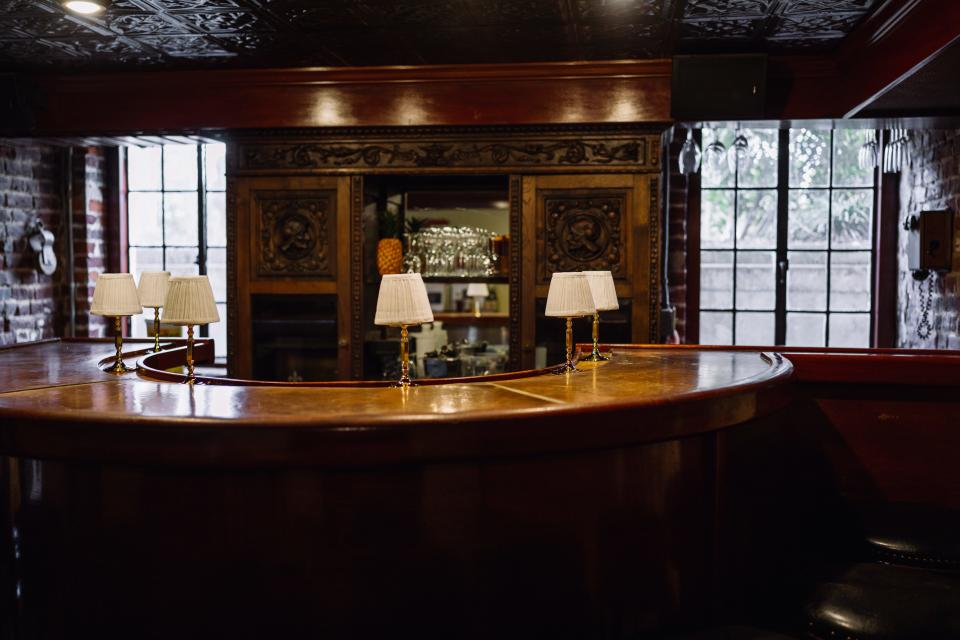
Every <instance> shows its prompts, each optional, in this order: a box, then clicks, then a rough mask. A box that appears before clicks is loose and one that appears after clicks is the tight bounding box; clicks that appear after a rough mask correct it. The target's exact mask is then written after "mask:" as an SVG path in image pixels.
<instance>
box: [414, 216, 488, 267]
mask: <svg viewBox="0 0 960 640" xmlns="http://www.w3.org/2000/svg"><path fill="white" fill-rule="evenodd" d="M495 237H496V234H494V233H491V232H490V231H488V230H486V229H479V228H476V227H427V228H426V229H422V230H420V231H417V232H415V233H408V234H406V238H407V255H406V256H405V257H404V265H403V266H404V270H405V271H407V273H415V272H419V273H420V274H422V275H423V276H424V277H444V278H486V277H490V276H493V275H495V274H496V272H497V267H498V265H497V259H498V256H497V254H496V252H495V250H496V247H495V245H494V243H493V242H492V240H493V239H494V238H495Z"/></svg>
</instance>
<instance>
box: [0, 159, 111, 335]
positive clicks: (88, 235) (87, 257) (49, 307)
mask: <svg viewBox="0 0 960 640" xmlns="http://www.w3.org/2000/svg"><path fill="white" fill-rule="evenodd" d="M66 153H67V150H66V149H63V148H57V147H52V146H44V145H19V144H17V145H14V144H9V143H3V142H0V250H2V251H0V346H2V345H8V344H13V343H18V342H29V341H32V340H39V339H42V338H51V337H54V336H63V335H66V333H67V331H66V326H67V322H68V318H69V299H70V298H69V287H68V284H67V283H68V282H69V278H68V270H69V269H70V268H71V265H69V264H68V252H67V233H66V229H65V228H64V225H63V219H64V211H63V205H64V203H63V192H64V180H65V179H66V176H64V175H63V169H62V167H63V164H62V160H63V157H64V155H65V154H66ZM72 153H73V175H72V176H71V179H72V188H73V210H74V215H73V233H74V264H73V266H72V268H73V272H74V275H75V278H76V283H77V286H76V291H77V294H76V298H77V310H76V319H77V333H76V335H78V336H102V335H105V334H104V329H105V328H106V326H107V325H106V322H105V321H104V320H103V319H102V318H99V317H96V316H93V317H90V316H89V309H90V302H91V301H92V299H93V289H94V285H95V283H96V277H97V275H99V274H100V273H102V272H103V271H104V270H105V267H106V263H107V255H106V244H105V242H104V217H105V207H104V194H105V193H106V192H107V191H108V185H107V182H106V180H105V175H106V173H105V171H104V168H105V164H106V156H105V153H104V150H103V149H99V148H88V149H74V150H73V152H72ZM37 218H39V219H40V220H42V221H43V224H44V226H45V227H46V228H47V229H49V230H50V231H52V232H53V234H54V236H55V238H56V243H55V247H56V253H57V261H58V264H57V270H56V272H55V273H54V274H53V275H52V276H47V275H43V274H42V273H40V271H39V270H38V269H37V267H36V255H35V254H34V252H33V251H32V250H31V249H30V247H29V236H30V232H31V229H32V227H33V224H34V221H35V220H36V219H37ZM88 318H89V320H88Z"/></svg>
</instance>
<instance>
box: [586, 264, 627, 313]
mask: <svg viewBox="0 0 960 640" xmlns="http://www.w3.org/2000/svg"><path fill="white" fill-rule="evenodd" d="M584 274H586V276H587V282H588V283H589V284H590V294H591V295H592V296H593V304H595V305H596V307H597V311H610V310H611V309H619V308H620V301H619V300H617V287H616V286H615V285H614V284H613V274H612V273H610V272H609V271H584Z"/></svg>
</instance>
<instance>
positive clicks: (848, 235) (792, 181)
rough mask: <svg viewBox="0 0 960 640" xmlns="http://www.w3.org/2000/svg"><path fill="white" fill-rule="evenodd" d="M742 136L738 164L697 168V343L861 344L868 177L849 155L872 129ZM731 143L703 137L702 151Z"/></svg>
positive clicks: (870, 215)
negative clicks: (744, 151)
mask: <svg viewBox="0 0 960 640" xmlns="http://www.w3.org/2000/svg"><path fill="white" fill-rule="evenodd" d="M741 133H742V134H743V135H744V136H745V137H746V139H747V140H748V142H749V149H750V158H749V161H748V162H746V163H743V164H730V163H728V162H727V161H726V157H725V156H721V155H720V154H713V159H714V160H717V159H718V158H719V159H720V160H721V161H720V162H711V161H710V154H705V162H704V165H703V168H702V177H701V180H702V182H701V183H702V190H701V225H700V248H701V256H700V260H701V269H700V342H701V343H702V344H753V345H767V344H776V345H798V346H848V347H853V346H858V347H859V346H863V347H866V346H869V345H870V344H871V341H872V336H871V331H872V322H871V307H872V304H871V302H872V294H873V292H872V281H873V279H872V272H873V251H872V247H873V233H874V202H875V197H874V192H875V175H874V173H875V172H874V170H873V169H870V168H861V167H860V166H859V165H858V152H859V150H860V146H861V145H862V144H863V142H864V141H865V139H866V137H867V136H873V135H874V133H873V132H869V133H864V132H863V131H862V130H834V131H830V130H812V129H790V130H786V129H784V130H780V131H778V130H773V129H743V130H741ZM736 135H737V132H736V131H735V130H733V129H723V128H720V129H716V130H705V131H704V135H703V144H704V148H705V149H707V148H708V147H709V145H710V144H711V143H714V142H718V143H720V145H722V146H723V147H724V148H726V149H729V148H730V147H731V145H733V143H734V137H735V136H736ZM720 145H717V146H720Z"/></svg>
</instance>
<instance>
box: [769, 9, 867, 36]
mask: <svg viewBox="0 0 960 640" xmlns="http://www.w3.org/2000/svg"><path fill="white" fill-rule="evenodd" d="M861 19H863V14H860V13H848V14H836V13H833V14H820V15H812V14H811V15H802V16H793V17H789V18H788V17H786V16H784V18H783V19H782V20H780V21H779V22H778V23H777V24H776V25H775V27H774V30H773V32H772V33H771V35H775V36H780V35H783V36H793V37H797V36H810V37H818V38H823V37H839V38H842V37H843V36H845V35H846V34H847V33H849V32H850V31H851V30H852V29H853V27H854V26H856V24H857V23H858V22H860V20H861Z"/></svg>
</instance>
